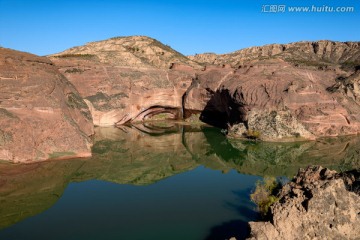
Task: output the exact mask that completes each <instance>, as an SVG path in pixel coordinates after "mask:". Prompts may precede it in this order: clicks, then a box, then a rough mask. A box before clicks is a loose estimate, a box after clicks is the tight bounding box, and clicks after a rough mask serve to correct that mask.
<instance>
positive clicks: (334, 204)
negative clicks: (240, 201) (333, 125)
mask: <svg viewBox="0 0 360 240" xmlns="http://www.w3.org/2000/svg"><path fill="white" fill-rule="evenodd" d="M359 194H360V171H359V170H353V171H349V172H343V173H336V172H335V171H331V170H329V169H326V168H322V167H309V168H307V169H305V170H300V171H299V173H298V175H297V176H296V177H295V178H294V179H293V181H292V182H290V183H288V184H286V185H285V186H284V187H283V188H282V190H281V192H280V196H279V198H280V200H279V201H278V202H276V203H275V204H274V205H273V206H272V207H271V212H272V217H271V221H270V222H251V223H250V227H251V237H250V239H358V238H359V232H360V204H359V202H360V195H359Z"/></svg>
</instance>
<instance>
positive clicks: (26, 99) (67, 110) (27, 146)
mask: <svg viewBox="0 0 360 240" xmlns="http://www.w3.org/2000/svg"><path fill="white" fill-rule="evenodd" d="M92 134H93V123H92V117H91V114H90V111H89V109H88V107H87V105H86V104H85V102H84V101H83V100H82V98H81V96H80V95H79V93H78V91H77V90H76V89H75V88H74V86H73V85H72V84H71V83H70V82H69V81H68V80H67V79H66V78H65V77H64V76H63V75H61V74H60V73H59V72H58V70H57V68H56V67H55V66H54V65H53V63H52V62H51V61H50V60H49V59H47V58H45V57H38V56H35V55H32V54H28V53H24V52H18V51H14V50H10V49H5V48H0V160H5V161H11V162H29V161H41V160H46V159H50V158H53V159H57V158H68V157H88V156H91V149H90V147H91V140H90V139H89V136H90V135H92Z"/></svg>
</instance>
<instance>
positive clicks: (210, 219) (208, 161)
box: [0, 123, 360, 240]
mask: <svg viewBox="0 0 360 240" xmlns="http://www.w3.org/2000/svg"><path fill="white" fill-rule="evenodd" d="M94 141H95V144H94V146H93V157H92V158H90V159H72V160H66V161H48V162H43V163H34V164H27V165H12V164H4V163H2V164H0V239H11V240H12V239H130V240H131V239H226V238H229V237H231V236H236V237H237V238H238V239H242V238H244V237H245V235H246V234H247V231H248V229H247V222H248V221H251V220H256V219H257V217H258V215H257V213H256V211H254V210H255V206H254V205H253V203H252V202H251V201H250V200H249V194H250V192H251V191H252V189H253V188H254V186H255V183H256V181H258V180H259V179H261V178H262V177H263V176H276V177H288V178H291V177H292V176H293V175H294V174H295V173H296V172H297V170H298V168H300V167H306V166H307V165H310V164H320V165H323V166H326V167H330V168H333V169H336V170H345V169H350V168H353V167H358V166H359V165H360V163H359V159H360V154H359V150H358V149H360V148H359V146H360V138H359V137H343V138H333V139H322V140H319V141H314V142H303V143H282V144H277V143H254V142H242V141H233V140H232V141H229V140H227V139H226V138H225V137H224V136H223V135H222V134H221V132H220V130H218V129H216V128H210V127H189V126H181V125H176V124H173V123H161V124H156V125H155V124H147V125H137V126H133V127H123V128H122V129H116V128H97V129H96V135H95V139H94Z"/></svg>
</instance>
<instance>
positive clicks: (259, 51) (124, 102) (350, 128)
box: [50, 37, 360, 141]
mask: <svg viewBox="0 0 360 240" xmlns="http://www.w3.org/2000/svg"><path fill="white" fill-rule="evenodd" d="M160 51H164V54H163V55H162V54H158V53H159V52H160ZM115 53H116V54H115ZM359 54H360V43H358V42H345V43H341V42H330V41H319V42H298V43H291V44H284V45H281V44H274V45H267V46H263V47H252V48H248V49H243V50H240V51H237V52H234V53H230V54H225V55H214V54H204V55H196V56H193V57H190V58H191V59H192V60H193V61H192V60H189V59H187V58H186V57H184V56H183V55H181V54H178V53H177V52H176V51H174V50H172V49H170V48H169V47H167V46H165V45H162V44H161V43H159V42H158V41H156V40H154V39H151V38H147V37H126V38H115V39H109V40H105V41H101V42H94V43H89V44H87V45H85V46H82V47H75V48H71V49H69V50H66V51H64V52H62V53H60V54H55V55H52V56H50V59H51V60H52V61H53V62H54V63H55V65H56V66H57V67H58V68H59V70H60V72H62V73H63V74H64V75H65V76H66V77H67V78H68V79H69V80H70V81H71V82H72V83H73V84H74V85H75V87H76V88H77V89H78V90H79V92H80V94H81V95H82V97H83V98H84V99H85V102H86V103H87V104H88V106H89V108H90V111H91V113H92V117H93V119H94V124H95V125H120V124H124V123H127V122H134V121H142V120H146V119H152V118H154V117H156V118H159V116H161V117H165V118H173V119H179V118H183V117H188V116H189V115H191V114H193V113H201V120H202V121H204V122H206V123H209V124H212V125H215V126H218V127H221V128H229V126H230V128H229V131H230V132H231V135H232V136H233V137H244V136H245V137H254V136H253V135H256V136H255V137H259V136H260V135H261V137H260V138H261V139H263V140H267V141H273V140H276V141H278V140H286V141H289V140H290V141H292V140H294V139H295V140H296V139H298V140H301V139H304V138H305V139H315V138H317V137H319V136H338V135H347V134H354V133H358V132H359V131H360V108H359V96H360V91H359V81H360V77H359V76H360V75H359V66H360V65H358V62H359V61H360V60H359V56H360V55H359ZM140 56H142V57H140ZM195 61H197V62H199V64H202V65H203V67H202V68H200V67H199V65H198V64H196V63H195ZM168 66H170V68H169V67H168ZM270 113H271V114H270ZM234 124H235V125H236V124H240V126H238V127H236V128H235V129H234V128H232V127H231V126H233V125H234ZM253 133H256V134H253Z"/></svg>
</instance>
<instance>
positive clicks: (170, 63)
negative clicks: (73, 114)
mask: <svg viewBox="0 0 360 240" xmlns="http://www.w3.org/2000/svg"><path fill="white" fill-rule="evenodd" d="M50 59H51V60H52V61H53V62H54V63H55V64H56V66H58V68H59V70H60V71H61V72H62V73H63V74H64V75H65V76H66V77H67V78H68V79H69V80H70V81H71V82H72V83H73V84H74V85H75V87H76V88H77V89H78V90H79V92H80V94H81V96H82V97H83V98H84V99H85V102H86V103H87V104H88V106H89V108H90V111H91V113H92V117H93V120H94V124H95V125H99V126H106V125H121V124H124V123H126V122H129V121H133V122H135V121H142V120H144V119H149V118H152V117H153V116H154V115H159V114H162V115H163V116H164V115H165V116H166V118H182V116H183V108H182V102H183V95H184V93H185V92H186V90H187V89H188V87H189V86H190V84H191V81H192V79H193V77H194V72H195V70H194V69H196V68H199V67H200V66H199V65H198V64H197V63H195V62H193V61H191V60H189V59H187V58H186V57H185V56H183V55H181V54H180V53H178V52H176V51H174V50H172V49H171V48H170V47H168V46H165V45H163V44H161V43H159V42H158V41H156V40H155V39H152V38H148V37H140V36H138V37H125V38H113V39H109V40H105V41H100V42H94V43H89V44H87V45H85V46H83V47H75V48H72V49H69V50H66V51H64V52H62V53H59V54H55V55H52V56H50ZM170 68H171V69H170Z"/></svg>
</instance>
